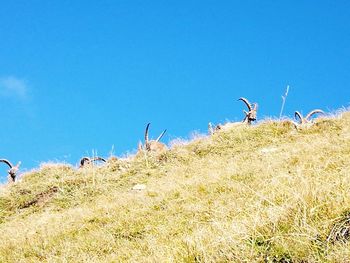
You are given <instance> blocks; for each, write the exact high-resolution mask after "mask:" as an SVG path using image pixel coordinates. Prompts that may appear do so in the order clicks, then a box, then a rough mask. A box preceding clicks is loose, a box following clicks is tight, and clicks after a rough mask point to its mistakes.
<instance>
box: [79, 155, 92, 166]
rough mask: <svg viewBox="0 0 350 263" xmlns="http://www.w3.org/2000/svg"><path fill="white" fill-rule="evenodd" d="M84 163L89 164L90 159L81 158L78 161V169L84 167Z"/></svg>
mask: <svg viewBox="0 0 350 263" xmlns="http://www.w3.org/2000/svg"><path fill="white" fill-rule="evenodd" d="M86 162H91V159H90V158H89V157H83V158H81V159H80V161H79V163H80V167H82V166H84V165H85V163H86Z"/></svg>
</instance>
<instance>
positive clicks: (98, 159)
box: [91, 156, 106, 162]
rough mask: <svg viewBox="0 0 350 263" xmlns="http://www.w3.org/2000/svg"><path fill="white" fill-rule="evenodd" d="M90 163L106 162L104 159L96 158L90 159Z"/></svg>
mask: <svg viewBox="0 0 350 263" xmlns="http://www.w3.org/2000/svg"><path fill="white" fill-rule="evenodd" d="M91 161H93V162H96V161H102V162H106V159H104V158H102V157H99V156H96V157H94V158H92V160H91Z"/></svg>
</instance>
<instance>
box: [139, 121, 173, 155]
mask: <svg viewBox="0 0 350 263" xmlns="http://www.w3.org/2000/svg"><path fill="white" fill-rule="evenodd" d="M150 125H151V123H148V124H147V126H146V130H145V149H146V151H147V152H157V153H159V152H163V151H166V150H168V147H167V146H166V145H165V144H164V143H161V142H160V139H161V138H162V137H163V135H164V134H165V132H166V130H164V131H163V132H162V133H161V134H160V135H159V136H158V138H157V139H156V140H149V138H148V130H149V126H150ZM138 150H139V151H143V145H142V143H141V142H139V145H138Z"/></svg>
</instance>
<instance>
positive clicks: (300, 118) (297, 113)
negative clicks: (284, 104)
mask: <svg viewBox="0 0 350 263" xmlns="http://www.w3.org/2000/svg"><path fill="white" fill-rule="evenodd" d="M297 117H298V118H299V121H300V123H302V122H303V117H302V116H301V114H300V112H299V111H295V112H294V119H296V120H298V119H297Z"/></svg>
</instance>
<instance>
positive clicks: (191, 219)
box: [0, 112, 350, 262]
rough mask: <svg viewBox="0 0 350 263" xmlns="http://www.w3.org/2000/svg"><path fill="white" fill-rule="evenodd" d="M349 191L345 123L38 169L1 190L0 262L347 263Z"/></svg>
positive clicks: (233, 135)
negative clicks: (92, 164) (99, 163)
mask: <svg viewBox="0 0 350 263" xmlns="http://www.w3.org/2000/svg"><path fill="white" fill-rule="evenodd" d="M135 184H144V185H145V186H146V189H144V190H132V187H133V186H134V185H135ZM349 188H350V113H348V112H346V113H343V114H341V115H339V116H338V117H333V118H324V119H318V120H317V121H316V123H315V124H314V125H313V126H311V127H309V128H303V129H301V130H298V131H296V130H295V129H294V127H292V125H290V124H289V123H288V122H281V121H265V122H262V123H260V124H259V125H255V126H251V127H248V126H245V125H238V126H237V127H234V128H232V129H231V130H229V131H223V132H218V133H216V134H214V135H213V136H211V137H205V138H199V139H196V140H193V141H192V142H190V143H188V144H178V145H176V146H174V147H172V149H171V150H170V151H169V152H167V153H166V154H164V155H162V156H160V157H156V156H149V155H143V154H140V155H138V156H136V157H135V158H133V159H130V160H114V159H111V160H109V161H108V163H107V165H106V166H103V167H87V168H84V169H79V170H77V169H75V168H72V167H70V166H66V165H51V166H50V165H46V166H43V167H41V168H40V169H39V170H38V171H35V172H31V173H29V174H26V175H25V176H23V178H22V180H21V181H20V182H17V183H15V184H12V185H8V186H6V187H3V188H2V189H1V193H0V209H1V210H0V236H1V239H0V262H38V261H44V262H120V261H133V262H227V261H236V262H264V261H265V262H266V261H267V262H316V261H317V262H319V261H321V262H345V261H346V260H348V259H349V258H350V245H349V243H348V242H347V240H348V238H350V223H349V222H348V221H350V205H349V204H350V193H349Z"/></svg>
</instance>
